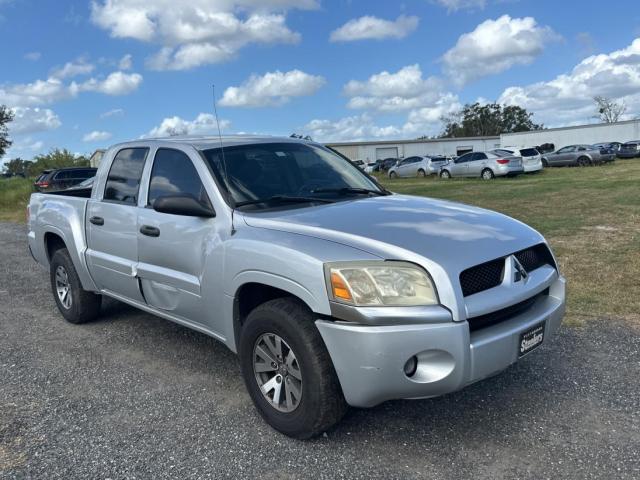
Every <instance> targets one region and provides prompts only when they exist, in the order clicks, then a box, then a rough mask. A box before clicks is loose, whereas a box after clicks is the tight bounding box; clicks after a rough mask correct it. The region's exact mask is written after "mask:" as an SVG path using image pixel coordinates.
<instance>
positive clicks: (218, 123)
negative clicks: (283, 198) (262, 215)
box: [213, 83, 236, 235]
mask: <svg viewBox="0 0 640 480" xmlns="http://www.w3.org/2000/svg"><path fill="white" fill-rule="evenodd" d="M213 112H214V113H215V116H216V126H217V127H218V140H220V155H221V157H222V171H223V173H224V181H225V182H226V184H227V185H226V187H227V191H228V192H229V194H231V190H230V188H229V185H230V183H229V174H228V173H227V159H226V158H225V156H224V146H223V144H222V132H221V131H220V119H219V118H218V108H217V107H216V85H215V83H214V84H213ZM231 202H232V204H233V205H232V207H231V235H233V234H234V233H236V228H235V226H234V223H233V214H234V212H235V200H234V199H233V197H231Z"/></svg>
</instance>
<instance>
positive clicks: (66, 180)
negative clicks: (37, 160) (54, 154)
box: [33, 167, 97, 192]
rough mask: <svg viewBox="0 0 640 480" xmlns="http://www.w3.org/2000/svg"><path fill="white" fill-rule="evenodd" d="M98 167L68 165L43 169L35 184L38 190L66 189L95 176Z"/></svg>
mask: <svg viewBox="0 0 640 480" xmlns="http://www.w3.org/2000/svg"><path fill="white" fill-rule="evenodd" d="M96 171H97V169H95V168H91V167H67V168H58V169H55V170H43V172H42V173H41V174H40V175H39V176H38V178H37V179H36V181H35V182H34V184H33V186H34V187H35V189H36V191H38V192H45V191H55V190H64V189H65V188H69V187H72V186H74V185H77V184H78V183H80V182H82V181H84V180H86V179H87V178H90V177H93V176H94V175H95V174H96Z"/></svg>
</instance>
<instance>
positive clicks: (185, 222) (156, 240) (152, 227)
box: [137, 148, 216, 324]
mask: <svg viewBox="0 0 640 480" xmlns="http://www.w3.org/2000/svg"><path fill="white" fill-rule="evenodd" d="M196 165H197V167H198V168H200V171H198V168H197V167H196ZM204 175H208V170H207V168H206V166H205V165H204V163H203V161H202V159H201V158H200V157H198V156H197V155H193V158H191V157H190V156H189V155H188V154H187V153H186V152H185V151H183V150H179V149H174V148H159V149H158V150H157V151H156V153H155V157H154V159H153V165H152V167H151V173H150V176H149V183H148V188H147V195H146V202H145V206H144V208H140V209H139V212H138V228H137V237H138V276H139V278H140V285H141V288H142V291H143V294H144V297H145V299H146V302H147V303H148V304H149V305H150V306H152V307H154V308H157V309H160V310H164V311H166V312H168V313H171V314H173V315H177V316H179V317H181V318H182V319H185V320H188V321H191V322H195V323H200V324H204V323H206V321H207V318H209V319H210V317H211V315H212V312H208V313H207V312H205V311H204V307H203V302H202V291H201V285H202V277H203V272H204V268H205V263H206V262H207V261H208V260H209V259H210V257H212V252H211V250H210V247H211V245H213V244H214V243H215V242H214V239H215V237H216V230H215V221H216V219H215V218H202V217H191V216H184V215H174V214H169V213H161V212H157V211H155V210H154V209H153V203H154V202H155V201H156V199H158V198H159V197H162V196H164V195H176V194H178V195H184V194H188V195H192V196H193V197H195V198H196V199H197V200H198V201H199V202H200V203H201V204H203V205H204V206H207V207H209V208H211V209H212V205H211V201H210V197H209V194H208V193H207V191H206V189H205V186H204V182H203V181H202V177H203V176H204ZM207 315H208V316H207Z"/></svg>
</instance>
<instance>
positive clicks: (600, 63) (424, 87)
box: [0, 0, 640, 159]
mask: <svg viewBox="0 0 640 480" xmlns="http://www.w3.org/2000/svg"><path fill="white" fill-rule="evenodd" d="M587 5H588V7H587ZM621 15H622V16H621ZM639 37H640V9H638V8H637V0H610V1H608V2H588V3H586V2H583V1H557V0H555V1H547V0H406V1H404V2H388V1H384V2H383V1H378V2H374V1H365V0H350V1H347V0H334V1H330V0H190V1H189V2H178V1H171V0H94V1H87V0H67V1H64V0H59V1H56V2H44V1H42V0H0V45H3V49H2V50H3V51H2V64H3V67H2V70H1V71H0V104H6V105H7V106H9V107H10V108H12V109H13V110H14V112H15V114H16V121H15V122H14V123H13V124H12V125H11V136H12V138H13V140H14V146H13V147H12V149H11V150H10V151H9V152H8V154H7V156H5V159H7V158H12V157H15V156H21V157H23V158H31V157H32V156H33V155H34V154H37V153H40V152H44V151H47V150H49V149H50V148H52V147H64V148H69V149H70V150H72V151H74V152H79V153H90V152H92V151H93V150H94V149H95V148H98V147H103V146H108V145H109V144H112V143H115V142H118V141H123V140H128V139H132V138H138V137H140V136H143V135H166V134H176V133H213V132H214V123H213V117H212V116H211V113H212V103H211V84H213V83H215V84H216V89H217V97H218V102H219V103H218V106H219V114H220V117H221V119H222V121H223V127H224V130H225V131H226V132H229V133H231V132H251V133H267V134H277V135H288V134H290V133H291V132H298V133H303V134H309V135H311V136H312V137H313V138H314V139H317V140H322V141H325V140H356V139H381V138H413V137H417V136H420V135H423V134H427V135H433V134H436V133H438V132H439V131H440V129H441V122H440V120H439V119H440V118H441V116H442V115H444V114H447V113H450V112H452V111H455V110H456V109H458V108H460V106H461V105H462V104H464V103H467V102H474V101H476V100H480V101H495V100H498V101H500V102H503V103H508V104H518V105H521V106H524V107H526V108H528V109H529V110H530V111H532V112H534V114H535V120H537V121H538V122H543V123H544V124H545V125H547V126H559V125H569V124H580V123H589V122H593V121H595V120H594V119H593V114H594V108H593V101H592V97H593V96H595V95H603V96H607V97H610V98H613V99H616V100H618V101H624V102H625V104H626V105H627V107H628V109H627V114H626V118H635V117H637V116H638V115H640V38H639Z"/></svg>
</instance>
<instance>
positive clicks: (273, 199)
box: [236, 195, 335, 207]
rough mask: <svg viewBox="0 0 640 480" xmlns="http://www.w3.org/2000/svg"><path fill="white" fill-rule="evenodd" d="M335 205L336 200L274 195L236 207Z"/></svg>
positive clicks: (244, 202)
mask: <svg viewBox="0 0 640 480" xmlns="http://www.w3.org/2000/svg"><path fill="white" fill-rule="evenodd" d="M274 202H275V203H278V202H280V203H306V202H309V203H311V202H317V203H335V200H329V199H328V198H317V197H292V196H288V195H273V196H272V197H268V198H258V199H256V200H245V201H243V202H237V203H236V207H244V206H245V205H258V204H260V203H274Z"/></svg>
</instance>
